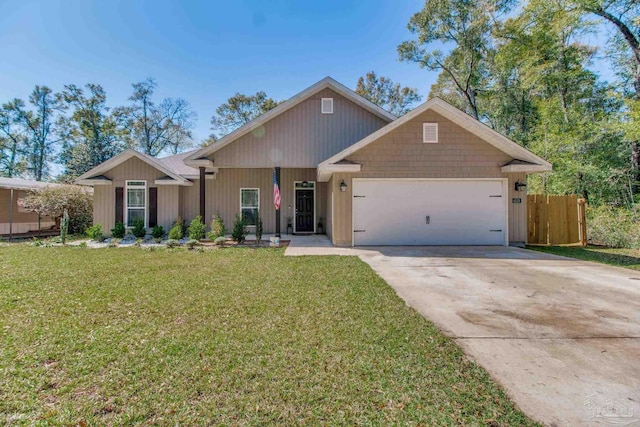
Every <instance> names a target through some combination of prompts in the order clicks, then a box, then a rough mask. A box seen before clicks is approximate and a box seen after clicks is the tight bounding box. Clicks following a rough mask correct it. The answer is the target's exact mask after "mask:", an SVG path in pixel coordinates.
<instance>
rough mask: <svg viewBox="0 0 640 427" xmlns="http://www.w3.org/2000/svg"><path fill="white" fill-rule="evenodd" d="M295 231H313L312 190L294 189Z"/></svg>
mask: <svg viewBox="0 0 640 427" xmlns="http://www.w3.org/2000/svg"><path fill="white" fill-rule="evenodd" d="M296 232H297V233H305V232H310V233H312V232H313V190H296Z"/></svg>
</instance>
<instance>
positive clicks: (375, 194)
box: [353, 179, 507, 246]
mask: <svg viewBox="0 0 640 427" xmlns="http://www.w3.org/2000/svg"><path fill="white" fill-rule="evenodd" d="M505 187H506V183H505V181H504V180H501V179H495V180H402V179H397V180H395V179H354V180H353V238H354V245H356V246H363V245H504V244H505V243H506V242H505V240H506V235H507V213H506V211H507V207H506V201H505V199H506V197H507V194H506V188H505Z"/></svg>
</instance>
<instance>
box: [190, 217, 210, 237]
mask: <svg viewBox="0 0 640 427" xmlns="http://www.w3.org/2000/svg"><path fill="white" fill-rule="evenodd" d="M206 232H207V226H206V225H204V223H203V222H202V217H201V216H200V215H198V216H197V217H195V218H194V219H193V221H191V224H190V225H189V239H191V240H200V239H204V236H205V234H206Z"/></svg>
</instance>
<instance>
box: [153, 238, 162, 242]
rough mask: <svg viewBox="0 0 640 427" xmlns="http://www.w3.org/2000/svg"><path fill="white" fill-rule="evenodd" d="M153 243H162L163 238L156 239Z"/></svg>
mask: <svg viewBox="0 0 640 427" xmlns="http://www.w3.org/2000/svg"><path fill="white" fill-rule="evenodd" d="M153 241H154V242H156V243H162V237H154V238H153Z"/></svg>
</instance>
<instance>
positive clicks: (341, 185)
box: [340, 179, 347, 193]
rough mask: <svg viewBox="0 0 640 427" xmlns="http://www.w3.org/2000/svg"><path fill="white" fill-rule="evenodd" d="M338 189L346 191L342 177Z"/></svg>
mask: <svg viewBox="0 0 640 427" xmlns="http://www.w3.org/2000/svg"><path fill="white" fill-rule="evenodd" d="M340 191H342V192H343V193H344V192H345V191H347V184H346V183H345V182H344V179H343V180H342V181H340Z"/></svg>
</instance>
